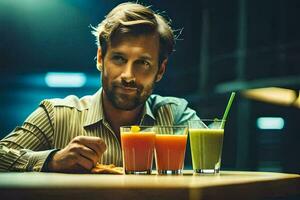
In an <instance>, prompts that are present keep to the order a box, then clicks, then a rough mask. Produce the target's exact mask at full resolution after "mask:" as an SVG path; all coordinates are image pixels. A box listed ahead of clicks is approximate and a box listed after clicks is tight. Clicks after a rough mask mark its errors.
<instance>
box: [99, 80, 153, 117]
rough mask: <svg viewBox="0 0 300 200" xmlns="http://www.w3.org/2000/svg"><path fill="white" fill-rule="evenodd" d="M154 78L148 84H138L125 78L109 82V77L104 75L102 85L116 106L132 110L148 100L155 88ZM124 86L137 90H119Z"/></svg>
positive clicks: (120, 108)
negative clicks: (126, 91)
mask: <svg viewBox="0 0 300 200" xmlns="http://www.w3.org/2000/svg"><path fill="white" fill-rule="evenodd" d="M154 80H155V79H154ZM154 80H153V81H152V82H151V83H150V84H149V85H146V86H143V85H139V84H136V82H134V81H131V82H126V81H123V80H122V81H112V82H111V84H109V80H108V77H106V76H102V87H103V90H104V92H105V94H106V96H107V98H108V100H109V101H110V102H111V103H112V105H113V106H114V107H115V108H117V109H119V110H126V111H130V110H133V109H135V108H137V107H138V106H140V105H142V104H144V103H145V102H146V101H147V99H148V97H149V96H150V95H151V94H152V91H153V89H154V86H155V81H154ZM124 87H127V88H132V89H135V92H134V93H133V94H128V93H121V92H119V89H120V88H124Z"/></svg>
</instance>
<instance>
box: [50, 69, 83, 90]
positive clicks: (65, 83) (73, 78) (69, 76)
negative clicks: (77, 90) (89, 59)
mask: <svg viewBox="0 0 300 200" xmlns="http://www.w3.org/2000/svg"><path fill="white" fill-rule="evenodd" d="M45 82H46V84H47V86H48V87H60V88H61V87H63V88H74V87H82V86H84V85H85V83H86V75H85V74H84V73H68V72H48V73H47V74H46V75H45Z"/></svg>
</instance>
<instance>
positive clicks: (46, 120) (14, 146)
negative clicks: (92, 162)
mask: <svg viewBox="0 0 300 200" xmlns="http://www.w3.org/2000/svg"><path fill="white" fill-rule="evenodd" d="M192 119H198V117H197V115H196V113H195V111H194V110H192V109H190V108H189V107H187V101H185V100H184V99H179V98H175V97H161V96H159V95H151V96H150V97H149V98H148V100H147V101H146V102H145V105H144V110H143V114H142V116H141V120H140V125H175V124H176V125H183V124H186V123H187V121H188V120H192ZM79 135H84V136H96V137H100V138H102V139H103V140H104V141H105V143H106V145H107V150H106V151H105V153H104V154H103V156H102V159H101V162H102V163H103V164H115V165H116V166H122V153H121V145H120V142H119V141H118V139H117V137H116V135H115V133H114V132H113V130H112V128H111V127H110V125H109V123H108V122H107V121H106V120H105V116H104V114H103V107H102V88H101V89H100V90H99V91H98V92H96V93H95V94H94V95H92V96H84V97H82V98H81V99H79V98H78V97H76V96H74V95H70V96H67V97H66V98H64V99H47V100H44V101H42V102H41V103H40V106H39V107H38V108H37V109H36V110H35V111H34V112H33V113H32V114H31V115H30V116H29V117H28V118H27V119H26V120H25V122H24V123H23V125H22V126H20V127H16V128H15V129H14V130H13V131H12V132H11V133H10V134H9V135H7V136H6V137H5V138H3V139H2V140H1V141H0V171H43V167H44V164H45V162H46V159H47V157H48V156H49V154H50V153H51V152H53V151H57V150H58V149H62V148H64V147H65V146H67V144H68V143H69V142H70V141H71V140H72V139H73V138H74V137H76V136H79Z"/></svg>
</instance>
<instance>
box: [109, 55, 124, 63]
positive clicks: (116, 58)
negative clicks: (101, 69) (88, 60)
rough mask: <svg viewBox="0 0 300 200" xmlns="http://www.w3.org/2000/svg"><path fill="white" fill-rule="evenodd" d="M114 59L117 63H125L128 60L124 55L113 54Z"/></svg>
mask: <svg viewBox="0 0 300 200" xmlns="http://www.w3.org/2000/svg"><path fill="white" fill-rule="evenodd" d="M112 60H113V62H114V63H116V64H123V63H125V62H126V60H125V59H124V58H123V57H122V56H113V57H112Z"/></svg>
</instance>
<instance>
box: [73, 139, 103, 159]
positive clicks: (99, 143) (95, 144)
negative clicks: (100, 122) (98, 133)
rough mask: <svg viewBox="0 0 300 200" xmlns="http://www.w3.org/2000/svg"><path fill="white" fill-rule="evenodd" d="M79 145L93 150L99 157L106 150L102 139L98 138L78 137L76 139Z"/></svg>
mask: <svg viewBox="0 0 300 200" xmlns="http://www.w3.org/2000/svg"><path fill="white" fill-rule="evenodd" d="M77 140H78V142H79V143H80V144H83V145H84V146H87V147H89V148H90V149H92V150H94V151H95V152H96V153H97V154H98V156H99V157H100V156H101V155H102V154H103V153H104V152H105V150H106V144H105V142H104V140H103V139H101V138H99V137H91V136H80V137H78V138H77Z"/></svg>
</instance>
